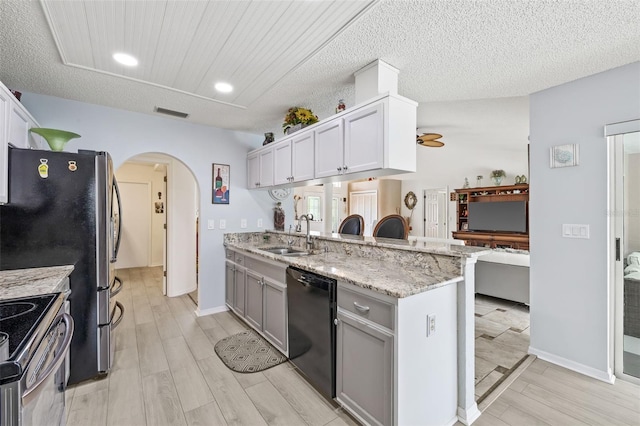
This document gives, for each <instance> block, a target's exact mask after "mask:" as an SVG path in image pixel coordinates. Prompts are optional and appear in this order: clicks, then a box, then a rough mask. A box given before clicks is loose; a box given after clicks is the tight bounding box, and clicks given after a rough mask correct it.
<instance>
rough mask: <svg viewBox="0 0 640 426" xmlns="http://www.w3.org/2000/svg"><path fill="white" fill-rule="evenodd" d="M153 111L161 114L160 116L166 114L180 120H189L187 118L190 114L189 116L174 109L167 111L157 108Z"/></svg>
mask: <svg viewBox="0 0 640 426" xmlns="http://www.w3.org/2000/svg"><path fill="white" fill-rule="evenodd" d="M153 110H154V111H155V112H159V113H160V114H166V115H170V116H172V117H178V118H187V117H189V114H187V113H186V112H180V111H174V110H172V109H166V108H162V107H155V108H154V109H153Z"/></svg>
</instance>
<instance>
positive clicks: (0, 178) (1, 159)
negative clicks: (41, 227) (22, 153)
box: [0, 86, 13, 204]
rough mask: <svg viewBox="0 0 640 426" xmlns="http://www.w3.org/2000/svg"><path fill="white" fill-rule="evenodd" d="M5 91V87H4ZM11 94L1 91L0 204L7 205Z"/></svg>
mask: <svg viewBox="0 0 640 426" xmlns="http://www.w3.org/2000/svg"><path fill="white" fill-rule="evenodd" d="M2 89H4V86H3V87H2ZM10 96H13V95H12V94H11V92H6V91H4V90H0V123H2V125H1V126H0V204H2V203H6V202H7V199H8V193H9V187H8V177H9V173H8V167H9V158H8V157H9V144H8V141H7V139H8V137H9V126H8V123H9V108H10V105H9V104H10V100H9V97H10Z"/></svg>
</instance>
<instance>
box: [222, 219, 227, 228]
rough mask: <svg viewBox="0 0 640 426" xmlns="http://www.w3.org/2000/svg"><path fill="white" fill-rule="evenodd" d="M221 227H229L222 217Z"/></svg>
mask: <svg viewBox="0 0 640 426" xmlns="http://www.w3.org/2000/svg"><path fill="white" fill-rule="evenodd" d="M220 229H227V221H226V220H224V219H220Z"/></svg>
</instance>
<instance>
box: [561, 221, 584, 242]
mask: <svg viewBox="0 0 640 426" xmlns="http://www.w3.org/2000/svg"><path fill="white" fill-rule="evenodd" d="M589 234H590V229H589V225H584V224H574V223H563V224H562V236H563V237H564V238H583V239H587V240H588V239H589V238H590V237H589Z"/></svg>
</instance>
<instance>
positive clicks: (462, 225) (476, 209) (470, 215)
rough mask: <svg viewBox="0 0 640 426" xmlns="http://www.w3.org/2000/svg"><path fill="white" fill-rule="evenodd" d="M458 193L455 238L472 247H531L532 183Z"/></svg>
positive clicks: (456, 192)
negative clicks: (530, 213) (530, 195)
mask: <svg viewBox="0 0 640 426" xmlns="http://www.w3.org/2000/svg"><path fill="white" fill-rule="evenodd" d="M454 194H455V195H454ZM454 194H452V198H453V197H455V201H456V206H457V209H456V212H457V218H458V220H457V223H458V225H457V228H456V231H454V232H452V236H453V238H455V239H458V240H464V242H465V244H466V245H470V246H485V247H491V248H514V249H520V250H528V249H529V185H528V184H526V183H524V184H517V185H504V186H485V187H475V188H462V189H456V190H455V193H454Z"/></svg>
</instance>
